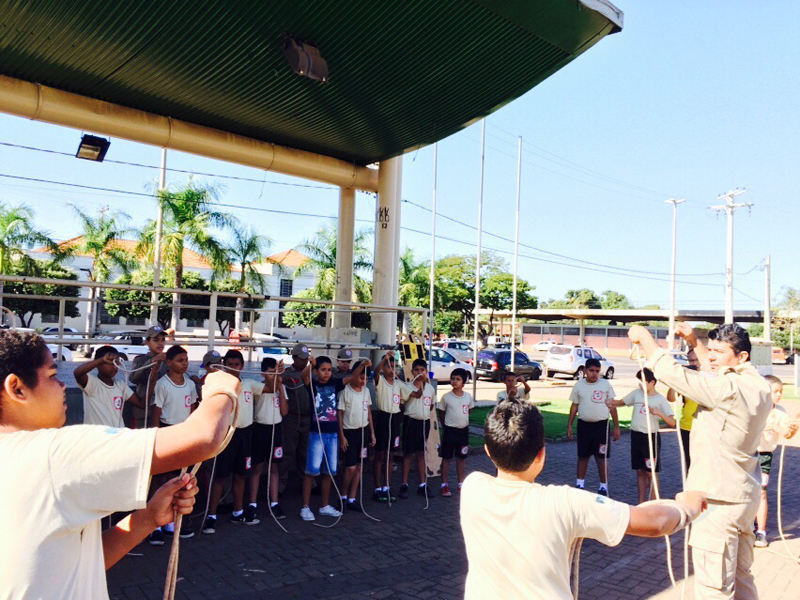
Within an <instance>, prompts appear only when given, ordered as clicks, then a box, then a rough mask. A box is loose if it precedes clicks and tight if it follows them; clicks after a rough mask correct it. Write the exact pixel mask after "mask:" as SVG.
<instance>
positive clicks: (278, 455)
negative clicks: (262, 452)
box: [274, 446, 283, 458]
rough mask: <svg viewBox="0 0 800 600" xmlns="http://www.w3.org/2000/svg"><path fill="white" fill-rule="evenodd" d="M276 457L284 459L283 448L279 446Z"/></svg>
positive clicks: (276, 449)
mask: <svg viewBox="0 0 800 600" xmlns="http://www.w3.org/2000/svg"><path fill="white" fill-rule="evenodd" d="M274 457H275V458H283V446H278V447H277V448H275V454H274Z"/></svg>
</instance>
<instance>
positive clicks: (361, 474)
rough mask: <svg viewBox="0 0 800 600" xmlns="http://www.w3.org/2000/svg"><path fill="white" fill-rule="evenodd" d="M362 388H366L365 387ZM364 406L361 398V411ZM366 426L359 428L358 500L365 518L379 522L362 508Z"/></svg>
mask: <svg viewBox="0 0 800 600" xmlns="http://www.w3.org/2000/svg"><path fill="white" fill-rule="evenodd" d="M362 389H364V390H366V388H362ZM367 394H369V392H367ZM364 408H365V406H364V401H363V400H362V401H361V410H362V412H364ZM367 410H369V408H367ZM368 425H369V418H367V426H368ZM367 426H364V427H362V428H361V463H360V464H359V465H358V468H359V471H360V472H359V479H358V501H359V502H360V504H361V512H362V513H364V515H365V516H366V517H367V518H369V519H372V520H373V521H377V522H378V523H380V522H381V520H380V519H376V518H375V517H373V516H372V515H371V514H369V513H368V512H367V509H366V508H364V455H365V454H366V453H367V447H366V446H365V445H364V430H365V429H366V428H367Z"/></svg>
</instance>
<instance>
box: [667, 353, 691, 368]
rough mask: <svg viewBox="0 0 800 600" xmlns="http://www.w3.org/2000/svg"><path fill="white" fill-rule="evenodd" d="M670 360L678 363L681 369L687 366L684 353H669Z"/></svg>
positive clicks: (687, 358) (687, 360) (686, 358)
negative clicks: (672, 359)
mask: <svg viewBox="0 0 800 600" xmlns="http://www.w3.org/2000/svg"><path fill="white" fill-rule="evenodd" d="M670 355H671V356H672V358H674V359H675V362H676V363H678V364H679V365H680V366H682V367H688V366H689V357H688V356H687V355H686V352H670Z"/></svg>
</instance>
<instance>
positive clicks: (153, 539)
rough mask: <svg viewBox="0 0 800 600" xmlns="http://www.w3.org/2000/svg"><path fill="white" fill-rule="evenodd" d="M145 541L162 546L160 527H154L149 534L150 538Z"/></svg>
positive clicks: (162, 536)
mask: <svg viewBox="0 0 800 600" xmlns="http://www.w3.org/2000/svg"><path fill="white" fill-rule="evenodd" d="M147 543H148V544H150V545H151V546H163V545H164V534H163V533H162V532H161V529H160V528H159V529H156V530H155V531H154V532H153V533H151V534H150V538H149V539H148V540H147Z"/></svg>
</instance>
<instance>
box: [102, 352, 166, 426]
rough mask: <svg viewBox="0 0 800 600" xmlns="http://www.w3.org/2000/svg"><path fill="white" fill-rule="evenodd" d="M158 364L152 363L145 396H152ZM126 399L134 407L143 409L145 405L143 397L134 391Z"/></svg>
mask: <svg viewBox="0 0 800 600" xmlns="http://www.w3.org/2000/svg"><path fill="white" fill-rule="evenodd" d="M106 356H108V355H106ZM158 365H159V363H153V366H152V368H151V369H150V371H151V376H150V379H149V383H150V385H149V386H148V388H147V392H146V398H152V397H153V393H154V392H155V389H156V384H157V383H158ZM144 372H145V373H146V372H147V370H146V369H145V370H144ZM127 401H128V402H130V403H131V404H133V405H134V406H135V407H136V408H142V409H143V408H144V406H145V398H139V394H137V393H136V392H133V393H132V394H131V395H130V396H129V397H128V400H127ZM159 416H161V409H159Z"/></svg>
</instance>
